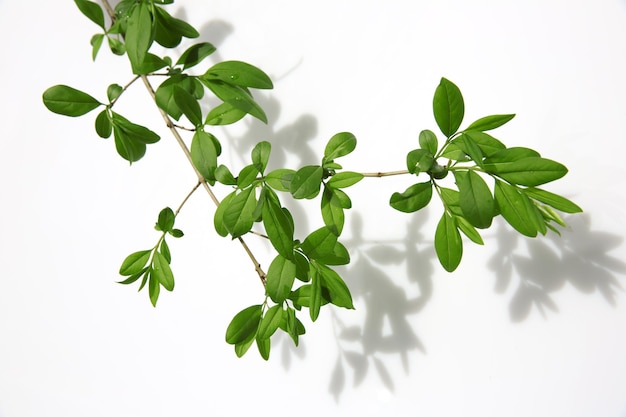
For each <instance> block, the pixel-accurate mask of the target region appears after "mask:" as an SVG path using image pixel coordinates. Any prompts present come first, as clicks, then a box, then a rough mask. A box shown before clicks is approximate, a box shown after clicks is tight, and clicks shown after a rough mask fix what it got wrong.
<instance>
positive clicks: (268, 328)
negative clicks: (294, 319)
mask: <svg viewBox="0 0 626 417" xmlns="http://www.w3.org/2000/svg"><path fill="white" fill-rule="evenodd" d="M282 320H283V308H282V306H280V305H275V306H273V307H270V308H269V309H268V310H267V311H266V312H265V315H264V316H263V318H262V319H261V323H260V324H259V330H258V332H257V335H256V337H257V340H263V339H269V338H270V337H271V336H272V335H273V334H274V332H276V330H278V327H280V322H281V321H282Z"/></svg>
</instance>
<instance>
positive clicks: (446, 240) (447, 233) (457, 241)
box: [435, 213, 463, 272]
mask: <svg viewBox="0 0 626 417" xmlns="http://www.w3.org/2000/svg"><path fill="white" fill-rule="evenodd" d="M435 251H436V252H437V257H438V258H439V262H441V265H442V266H443V267H444V269H445V270H446V271H448V272H452V271H454V270H455V269H456V268H457V267H458V266H459V264H460V263H461V257H462V256H463V242H462V241H461V235H460V233H459V230H458V229H457V226H456V221H455V219H454V217H452V216H450V215H449V214H448V213H443V216H442V217H441V220H440V221H439V224H438V225H437V230H436V231H435Z"/></svg>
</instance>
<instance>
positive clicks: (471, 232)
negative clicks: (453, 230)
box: [454, 216, 485, 245]
mask: <svg viewBox="0 0 626 417" xmlns="http://www.w3.org/2000/svg"><path fill="white" fill-rule="evenodd" d="M454 218H455V220H456V225H457V226H458V228H459V230H460V231H461V232H463V234H464V235H465V236H467V237H468V238H469V239H470V240H471V241H472V242H474V243H477V244H479V245H484V244H485V242H483V238H482V237H481V236H480V234H479V233H478V231H476V229H474V226H472V225H471V223H470V222H468V221H467V220H466V219H465V218H464V217H461V216H455V217H454Z"/></svg>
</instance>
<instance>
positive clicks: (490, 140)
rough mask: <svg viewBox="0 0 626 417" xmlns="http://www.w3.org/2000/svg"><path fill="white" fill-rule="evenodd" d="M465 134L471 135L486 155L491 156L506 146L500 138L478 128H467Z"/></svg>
mask: <svg viewBox="0 0 626 417" xmlns="http://www.w3.org/2000/svg"><path fill="white" fill-rule="evenodd" d="M463 136H466V137H469V138H470V139H471V140H472V141H473V142H474V143H476V145H478V148H480V151H481V153H482V154H483V155H484V156H485V157H489V156H491V155H493V154H494V153H496V152H499V151H501V150H503V149H505V148H506V146H504V144H503V143H502V142H500V141H499V140H498V139H496V138H494V137H493V136H490V135H488V134H487V133H483V132H479V131H477V130H466V131H465V132H463Z"/></svg>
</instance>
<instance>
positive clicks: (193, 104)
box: [174, 86, 202, 127]
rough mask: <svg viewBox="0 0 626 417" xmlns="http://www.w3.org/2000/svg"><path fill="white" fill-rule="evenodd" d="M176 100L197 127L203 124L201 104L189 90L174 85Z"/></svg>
mask: <svg viewBox="0 0 626 417" xmlns="http://www.w3.org/2000/svg"><path fill="white" fill-rule="evenodd" d="M174 102H175V103H176V105H177V106H178V108H179V109H180V110H181V111H182V112H183V114H184V115H185V116H186V117H187V119H189V121H190V122H191V123H192V124H193V125H194V126H195V127H198V126H201V125H202V110H201V109H200V104H199V103H198V100H196V98H195V97H194V96H193V95H191V94H190V93H189V92H188V91H187V90H185V89H183V88H181V87H179V86H174Z"/></svg>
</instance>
